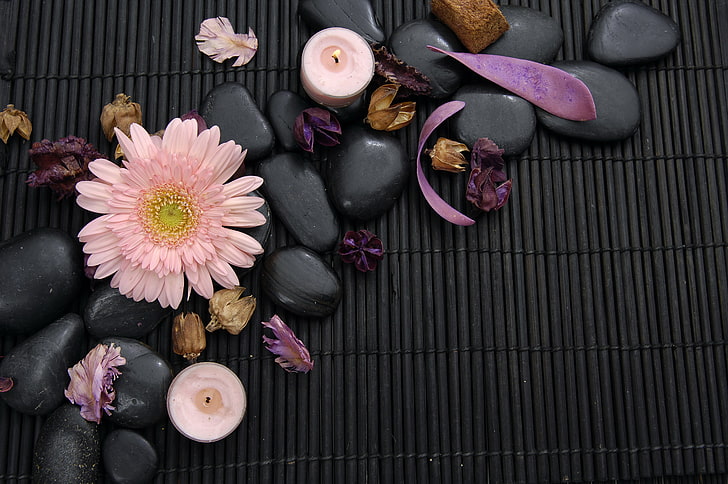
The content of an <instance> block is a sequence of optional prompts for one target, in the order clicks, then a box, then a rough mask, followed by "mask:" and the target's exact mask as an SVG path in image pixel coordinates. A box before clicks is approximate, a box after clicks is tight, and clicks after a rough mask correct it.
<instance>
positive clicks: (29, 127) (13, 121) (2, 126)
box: [0, 104, 33, 144]
mask: <svg viewBox="0 0 728 484" xmlns="http://www.w3.org/2000/svg"><path fill="white" fill-rule="evenodd" d="M32 131H33V124H32V123H31V122H30V119H28V115H27V114H25V112H24V111H21V110H20V109H15V105H13V104H8V106H7V107H6V108H5V109H4V110H3V111H2V112H0V139H2V140H3V143H5V144H7V142H8V138H10V137H11V136H12V135H13V134H14V133H18V134H19V135H20V136H22V137H23V138H25V139H28V140H29V139H30V133H31V132H32Z"/></svg>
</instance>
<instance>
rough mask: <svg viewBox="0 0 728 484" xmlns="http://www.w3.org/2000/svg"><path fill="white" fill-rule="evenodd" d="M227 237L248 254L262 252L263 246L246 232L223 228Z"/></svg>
mask: <svg viewBox="0 0 728 484" xmlns="http://www.w3.org/2000/svg"><path fill="white" fill-rule="evenodd" d="M224 230H225V234H226V235H227V239H228V240H229V241H230V242H231V243H232V244H233V245H234V246H235V247H236V248H237V249H238V250H242V251H243V252H247V253H249V254H253V255H257V254H262V253H263V246H262V245H260V242H258V241H257V240H255V239H254V238H253V237H251V236H250V235H248V234H244V233H242V232H238V231H237V230H232V229H224Z"/></svg>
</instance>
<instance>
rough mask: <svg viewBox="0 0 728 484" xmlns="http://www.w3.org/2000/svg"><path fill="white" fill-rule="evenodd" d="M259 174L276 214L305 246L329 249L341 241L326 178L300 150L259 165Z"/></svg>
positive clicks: (277, 156) (264, 161)
mask: <svg viewBox="0 0 728 484" xmlns="http://www.w3.org/2000/svg"><path fill="white" fill-rule="evenodd" d="M257 173H258V175H260V176H261V177H263V179H264V180H265V183H264V184H263V187H262V188H263V190H264V191H265V194H266V198H267V199H268V201H269V203H270V205H271V207H272V209H273V213H274V214H275V216H276V217H277V218H278V219H279V220H280V221H281V222H283V225H285V226H286V228H287V229H288V231H289V232H290V233H291V235H292V236H293V237H294V238H295V239H296V240H297V241H298V242H299V243H300V244H302V245H305V246H306V247H309V248H311V249H313V250H315V251H317V252H326V251H327V250H329V249H331V248H332V247H333V246H334V245H335V244H336V242H337V241H338V240H339V232H340V225H339V219H338V217H337V215H336V212H335V211H334V209H333V207H332V206H331V202H330V201H329V198H328V195H327V194H326V187H325V186H324V182H323V179H322V178H321V175H319V173H318V171H317V170H316V168H315V167H314V165H313V163H311V162H310V161H307V160H305V159H304V158H303V156H301V155H300V154H298V153H282V154H279V155H275V156H273V157H271V158H268V159H267V160H263V161H261V162H260V163H259V164H258V171H257Z"/></svg>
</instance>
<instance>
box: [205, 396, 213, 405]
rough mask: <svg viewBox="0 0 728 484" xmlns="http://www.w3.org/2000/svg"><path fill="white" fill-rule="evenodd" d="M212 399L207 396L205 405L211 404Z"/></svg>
mask: <svg viewBox="0 0 728 484" xmlns="http://www.w3.org/2000/svg"><path fill="white" fill-rule="evenodd" d="M211 400H212V398H210V397H205V405H209V404H210V401H211Z"/></svg>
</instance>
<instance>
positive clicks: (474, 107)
mask: <svg viewBox="0 0 728 484" xmlns="http://www.w3.org/2000/svg"><path fill="white" fill-rule="evenodd" d="M453 99H455V100H459V101H463V102H465V107H464V108H463V109H462V111H460V112H459V113H457V114H455V115H454V116H453V118H452V127H453V131H454V133H455V136H454V139H455V140H457V141H460V142H461V143H465V144H466V145H467V146H468V147H469V148H472V147H473V145H474V144H475V142H476V141H477V140H478V139H479V138H489V139H491V140H492V141H493V142H494V143H495V144H497V145H498V147H499V148H501V149H503V150H504V154H505V155H506V156H511V155H518V154H520V153H522V152H523V151H524V150H526V148H528V146H529V145H530V144H531V140H532V139H533V135H534V134H535V132H536V112H535V110H534V108H533V105H532V104H531V103H529V102H528V101H526V100H524V99H522V98H520V97H518V96H516V95H515V94H511V93H509V92H507V91H505V90H503V89H501V88H499V87H497V86H494V85H486V84H470V85H466V86H463V87H461V88H460V89H458V91H457V92H456V93H455V95H454V96H453Z"/></svg>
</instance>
